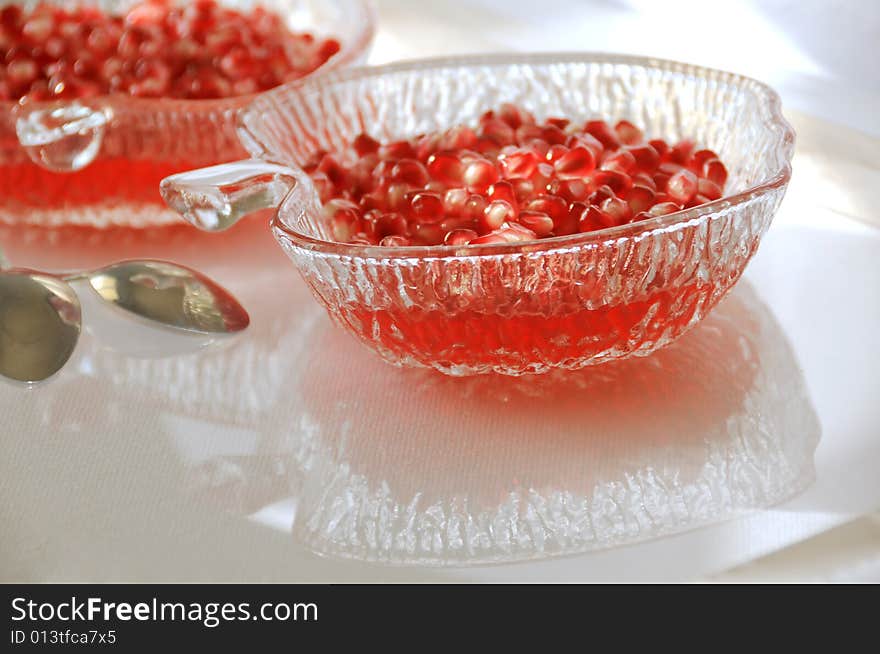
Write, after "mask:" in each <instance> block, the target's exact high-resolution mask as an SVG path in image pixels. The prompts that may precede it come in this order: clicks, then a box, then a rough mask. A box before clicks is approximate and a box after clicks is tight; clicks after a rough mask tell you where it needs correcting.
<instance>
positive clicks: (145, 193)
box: [0, 0, 374, 228]
mask: <svg viewBox="0 0 880 654" xmlns="http://www.w3.org/2000/svg"><path fill="white" fill-rule="evenodd" d="M47 1H48V2H50V3H55V4H59V5H64V6H71V5H73V4H77V3H78V4H84V5H90V6H94V5H98V6H100V7H102V8H103V9H104V10H105V11H108V12H119V11H124V10H125V9H126V8H128V7H129V6H131V5H133V4H136V2H137V0H77V2H71V1H70V0H47ZM220 2H221V3H222V4H225V5H229V6H237V7H249V6H253V5H255V4H262V5H263V6H266V7H268V8H271V9H273V10H275V11H277V12H279V13H280V14H282V15H284V16H286V17H287V19H288V21H289V23H290V25H291V26H292V27H293V29H295V30H300V31H302V30H310V31H314V32H317V33H319V34H325V35H333V36H336V37H337V38H339V40H340V43H341V44H342V49H341V50H340V52H339V53H337V54H336V55H335V56H333V57H332V58H331V59H330V60H329V61H328V62H327V63H326V64H325V65H324V66H322V67H321V70H322V71H323V70H327V69H332V68H337V67H340V66H345V65H349V64H352V63H355V62H360V61H363V59H364V58H365V57H366V53H367V49H368V47H369V45H370V42H371V41H372V37H373V31H374V22H373V14H372V11H371V9H370V6H369V5H368V3H367V2H365V0H261V1H260V2H259V3H257V2H254V1H253V0H220ZM8 4H21V5H25V6H32V5H35V4H37V1H36V0H27V1H25V2H21V1H10V0H0V6H3V5H8ZM252 98H253V96H242V97H236V98H228V99H221V100H172V99H158V100H152V99H137V98H128V97H104V98H97V99H92V100H90V101H88V102H87V103H72V102H70V101H68V102H65V103H60V104H58V103H34V104H32V105H28V109H27V110H26V111H25V110H23V109H22V108H20V107H18V105H17V103H14V102H0V222H3V223H8V224H25V223H26V224H34V225H46V226H58V225H85V226H92V227H102V228H103V227H111V226H126V227H150V226H157V225H165V224H174V223H178V222H180V218H179V217H178V216H177V215H176V214H175V213H174V212H172V211H169V210H168V209H167V208H166V207H165V205H164V204H163V203H162V199H161V197H160V195H159V190H158V189H159V182H160V181H161V180H162V178H163V177H165V176H167V175H169V174H172V173H174V172H179V171H181V170H187V169H189V168H192V167H194V166H206V165H210V164H212V163H220V162H223V161H230V160H233V159H239V158H241V157H242V156H244V155H245V152H244V150H243V149H242V147H241V145H240V144H239V141H238V139H237V138H236V136H235V130H234V122H235V121H234V116H235V112H236V111H237V110H238V109H240V108H241V107H242V106H244V105H246V104H247V103H248V102H249V101H250V100H251V99H252ZM58 109H60V111H61V112H62V113H61V115H62V116H63V117H64V120H68V121H73V120H75V119H77V120H81V121H82V120H84V118H85V119H86V123H84V124H83V125H82V126H83V129H79V128H76V129H75V130H73V131H72V132H71V134H69V135H67V136H66V138H58V137H57V135H56V136H53V137H51V138H53V139H55V140H52V141H51V142H48V143H42V142H43V141H46V140H47V139H48V138H49V136H48V135H47V134H46V133H45V131H44V130H40V129H35V128H34V127H33V125H34V124H40V123H41V122H42V119H41V118H40V116H41V115H43V114H44V113H45V112H47V111H52V110H58ZM29 118H30V119H31V123H30V126H29V123H28V119H29ZM32 143H38V144H37V145H33V144H32Z"/></svg>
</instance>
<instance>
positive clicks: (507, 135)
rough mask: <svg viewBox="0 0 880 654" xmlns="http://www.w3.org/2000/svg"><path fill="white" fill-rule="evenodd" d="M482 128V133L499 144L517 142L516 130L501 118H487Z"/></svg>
mask: <svg viewBox="0 0 880 654" xmlns="http://www.w3.org/2000/svg"><path fill="white" fill-rule="evenodd" d="M481 128H482V129H481V130H480V133H481V135H482V136H483V137H485V138H487V139H489V140H490V141H492V142H494V143H495V144H497V145H500V146H505V145H511V144H513V143H515V142H516V130H515V129H514V128H513V127H511V126H510V125H509V124H507V123H506V122H504V121H503V120H501V119H498V118H492V119H491V120H487V121H486V122H485V123H483V124H482V125H481Z"/></svg>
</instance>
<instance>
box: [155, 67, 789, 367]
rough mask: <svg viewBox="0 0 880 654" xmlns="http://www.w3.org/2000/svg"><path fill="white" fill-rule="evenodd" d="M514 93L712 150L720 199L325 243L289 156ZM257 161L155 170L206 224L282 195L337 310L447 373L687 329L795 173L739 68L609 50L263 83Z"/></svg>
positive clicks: (302, 247) (474, 111) (306, 263)
mask: <svg viewBox="0 0 880 654" xmlns="http://www.w3.org/2000/svg"><path fill="white" fill-rule="evenodd" d="M504 102H512V103H515V104H518V105H521V106H523V107H524V108H526V109H527V110H529V111H531V112H533V113H534V114H535V116H536V117H537V118H538V119H542V118H545V117H548V116H563V117H566V118H570V119H572V120H575V121H577V120H586V119H588V118H593V117H600V118H606V119H611V120H618V119H626V120H630V121H632V122H633V123H635V124H636V125H638V126H639V127H641V128H643V129H644V131H645V133H646V134H648V135H650V137H652V138H664V139H667V140H677V139H681V138H685V137H687V138H692V139H694V140H695V141H696V142H697V143H698V144H699V145H702V146H704V147H709V148H712V149H713V150H715V151H716V152H718V154H719V156H720V157H721V158H722V160H723V161H724V162H725V163H726V164H727V167H728V170H729V172H730V177H729V181H728V188H727V195H726V196H725V197H724V198H722V199H720V200H716V201H714V202H710V203H707V204H704V205H701V206H698V207H694V208H692V209H688V210H684V211H680V212H677V213H674V214H670V215H666V216H661V217H658V218H655V219H652V220H647V221H642V222H639V223H634V224H628V225H624V226H620V227H614V228H609V229H604V230H601V231H596V232H591V233H585V234H575V235H572V236H563V237H557V238H550V239H544V240H541V241H536V242H530V243H513V244H497V245H481V246H473V245H468V246H431V247H378V246H365V245H354V244H345V243H338V242H334V241H333V240H332V239H331V238H330V235H329V233H328V226H327V224H326V222H325V220H324V219H323V218H322V213H321V206H320V201H319V198H318V195H317V193H316V191H315V188H314V186H313V185H312V183H311V180H310V179H309V177H308V176H307V175H306V174H305V173H304V172H303V171H302V170H300V169H299V168H298V167H297V165H296V164H297V163H298V162H303V161H306V160H308V159H309V157H310V156H311V155H312V154H313V153H314V152H316V151H318V150H326V151H330V152H333V151H336V150H340V149H342V148H343V147H345V145H346V144H347V143H348V142H350V141H351V139H353V138H354V137H355V136H356V135H357V134H358V133H360V132H363V131H366V132H368V133H369V134H371V135H372V136H373V137H374V138H378V139H382V140H385V139H388V140H390V139H398V138H402V137H408V136H412V135H415V134H419V133H425V132H432V131H435V130H438V129H444V128H447V127H449V126H451V125H454V124H458V123H462V122H464V123H474V122H475V121H476V120H477V118H478V117H479V115H480V114H481V113H482V112H483V111H485V110H486V109H490V108H494V107H497V106H498V105H500V104H501V103H504ZM239 137H240V138H241V140H242V142H243V144H244V145H245V147H246V148H247V149H248V151H249V152H250V153H251V154H252V155H253V156H254V157H255V159H253V160H250V161H242V162H238V163H236V164H230V165H226V166H219V167H214V168H208V169H203V170H200V171H193V172H191V173H184V174H182V175H176V176H173V177H171V178H169V179H166V180H165V181H163V196H164V197H165V199H166V202H168V203H169V205H170V206H172V207H173V208H174V209H176V210H177V211H178V212H180V213H181V214H182V215H184V216H185V217H186V218H187V219H188V220H190V222H192V223H194V224H196V225H197V226H199V227H201V228H203V229H213V230H216V229H223V228H225V227H228V226H229V225H230V224H232V223H233V222H235V221H236V220H237V219H238V218H239V217H240V216H241V215H243V214H245V213H248V212H250V211H253V210H255V209H259V208H262V207H266V206H276V205H277V206H278V210H277V212H276V215H275V217H274V219H273V221H272V229H273V232H274V234H275V236H276V238H277V239H278V241H279V242H280V244H281V246H282V247H283V248H284V250H285V251H286V252H287V254H288V255H289V256H290V258H291V259H292V260H293V262H294V263H295V265H296V267H297V268H298V269H299V271H300V273H301V274H302V276H303V278H304V279H305V281H306V282H307V284H308V285H309V287H310V288H311V290H312V291H313V293H314V295H315V297H316V298H317V299H318V301H319V302H321V304H323V305H324V307H325V308H326V309H327V311H328V313H329V314H330V316H331V318H333V319H334V321H335V322H337V323H338V324H340V325H342V326H343V327H344V328H345V329H346V330H348V331H349V332H351V333H352V334H353V335H355V336H356V337H357V338H359V339H360V340H361V341H362V342H363V343H365V344H366V345H368V346H369V347H370V348H372V349H373V350H375V351H376V352H378V353H379V354H380V355H381V356H382V357H383V358H384V359H385V360H387V361H389V362H391V363H394V364H398V365H416V366H428V367H432V368H435V369H437V370H440V371H441V372H444V373H447V374H453V375H468V374H477V373H485V372H493V371H494V372H497V373H502V374H508V375H521V374H526V373H540V372H546V371H548V370H551V369H554V368H568V369H576V368H581V367H583V366H586V365H591V364H596V363H602V362H604V361H609V360H613V359H622V358H627V357H630V356H645V355H648V354H650V353H651V352H653V351H654V350H656V349H657V348H660V347H663V346H664V345H666V344H668V343H671V342H672V341H674V340H675V339H676V338H678V337H679V336H681V335H682V334H683V333H685V332H686V331H687V330H688V329H690V328H691V327H692V326H693V325H695V324H696V323H698V322H699V321H700V320H701V319H702V318H703V317H704V316H705V315H706V314H707V313H708V312H709V311H710V310H711V309H712V307H714V306H715V305H716V304H717V303H718V301H719V300H720V299H721V298H722V297H723V296H724V295H725V294H726V293H727V292H728V291H729V290H730V288H731V287H732V286H733V285H734V284H735V283H736V281H737V280H738V279H739V278H740V276H741V275H742V272H743V270H744V269H745V266H746V264H747V263H748V261H749V260H750V259H751V257H752V255H753V254H754V253H755V251H756V249H757V247H758V244H759V242H760V240H761V237H762V235H763V234H764V232H765V231H766V230H767V228H768V227H769V225H770V222H771V220H772V218H773V215H774V214H775V212H776V209H777V207H778V206H779V203H780V201H781V200H782V197H783V195H784V192H785V189H786V186H787V184H788V180H789V178H790V175H791V168H790V160H791V156H792V151H793V148H794V133H793V131H792V129H791V127H790V126H789V125H788V123H787V122H786V121H785V120H784V119H783V117H782V114H781V112H780V102H779V97H778V96H777V94H776V93H775V92H774V91H772V90H771V89H770V88H768V87H767V86H765V85H763V84H761V83H759V82H757V81H755V80H753V79H749V78H746V77H742V76H739V75H734V74H731V73H726V72H722V71H718V70H713V69H708V68H702V67H698V66H691V65H688V64H682V63H677V62H672V61H662V60H657V59H649V58H641V57H628V56H619V55H606V54H543V55H503V56H494V57H492V56H490V57H485V56H483V57H470V58H456V59H441V60H426V61H421V62H410V63H403V64H396V65H390V66H383V67H378V68H370V69H360V70H350V71H342V72H336V73H332V74H330V75H327V76H321V77H319V78H315V79H313V80H311V81H305V82H301V83H295V84H292V85H287V86H285V87H282V88H279V89H277V90H275V91H271V92H269V93H267V94H265V95H263V96H261V97H259V98H258V99H257V100H255V101H254V102H253V104H251V105H250V106H248V107H247V108H246V109H245V110H243V111H242V113H241V114H240V116H239Z"/></svg>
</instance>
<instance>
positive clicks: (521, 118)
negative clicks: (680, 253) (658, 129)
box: [305, 104, 727, 246]
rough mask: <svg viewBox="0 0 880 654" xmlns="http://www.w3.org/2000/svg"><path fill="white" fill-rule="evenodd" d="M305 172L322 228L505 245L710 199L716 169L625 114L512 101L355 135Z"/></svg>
mask: <svg viewBox="0 0 880 654" xmlns="http://www.w3.org/2000/svg"><path fill="white" fill-rule="evenodd" d="M305 170H306V172H307V173H309V174H310V176H311V177H312V180H313V181H314V183H315V186H316V188H317V189H318V193H319V194H320V196H321V201H322V202H323V205H324V213H325V216H326V218H327V220H328V221H330V222H329V225H330V231H331V233H332V235H333V238H334V239H336V240H337V241H340V242H346V243H358V244H364V245H367V244H372V245H376V244H378V245H389V246H404V245H439V244H447V245H465V244H472V245H478V244H485V243H511V242H517V241H529V240H534V239H541V238H548V237H552V236H565V235H569V234H575V233H578V232H590V231H594V230H598V229H604V228H606V227H612V226H615V225H623V224H626V223H631V222H636V221H640V220H645V219H648V218H654V217H656V216H662V215H665V214H669V213H673V212H675V211H679V210H681V209H684V208H689V207H694V206H697V205H700V204H703V203H705V202H709V201H712V200H717V199H719V198H720V197H721V196H722V193H723V191H724V183H725V182H726V181H727V170H726V169H725V167H724V164H722V163H721V161H720V160H719V158H718V156H717V155H716V154H715V153H714V152H712V151H711V150H696V148H695V147H694V144H693V142H691V141H687V140H686V141H681V142H679V143H675V144H668V143H666V142H665V141H663V140H661V139H653V140H650V141H646V140H645V138H644V136H643V135H642V132H641V130H640V129H639V128H637V127H636V126H635V125H633V124H632V123H630V122H627V121H624V120H622V121H620V122H618V123H617V124H616V125H614V127H611V126H610V125H608V124H607V123H606V122H604V121H601V120H590V121H587V122H586V123H585V124H584V125H577V124H574V123H572V122H570V121H569V120H566V119H564V118H548V119H547V120H545V121H544V122H543V123H538V122H537V121H536V120H535V118H534V116H532V115H531V114H530V113H529V112H527V111H524V110H523V109H521V108H518V107H516V106H514V105H510V104H505V105H503V106H502V107H501V108H500V109H499V110H498V111H487V112H486V113H484V114H483V115H482V117H481V118H480V121H479V125H478V127H477V128H476V129H472V128H470V127H467V126H464V125H458V126H455V127H452V128H451V129H448V130H446V131H445V132H439V133H434V134H425V135H421V136H417V137H414V138H412V139H409V140H403V141H395V142H392V143H379V142H378V141H377V140H375V139H373V138H371V137H370V136H368V135H366V134H361V135H359V136H358V137H357V138H355V139H354V141H353V142H352V143H351V145H350V147H349V148H348V149H347V150H346V151H344V152H340V153H336V154H328V153H326V152H319V153H317V154H316V155H315V156H314V157H313V158H312V159H311V160H310V161H309V162H308V163H307V164H306V165H305Z"/></svg>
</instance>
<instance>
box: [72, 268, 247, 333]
mask: <svg viewBox="0 0 880 654" xmlns="http://www.w3.org/2000/svg"><path fill="white" fill-rule="evenodd" d="M82 276H84V277H86V278H87V279H88V282H89V285H90V286H91V287H92V289H93V290H94V291H95V292H96V293H97V294H98V296H99V297H101V299H103V300H104V301H106V302H109V303H110V304H113V305H115V306H117V307H119V308H121V309H124V310H125V311H128V312H129V313H133V314H135V315H137V316H140V317H141V318H146V319H148V320H152V321H154V322H159V323H161V324H163V325H167V326H169V327H174V328H176V329H183V330H186V331H191V332H198V333H209V334H230V333H234V332H239V331H241V330H243V329H244V328H245V327H247V326H248V324H249V323H250V318H249V317H248V314H247V311H245V309H244V308H243V307H242V306H241V304H239V303H238V301H237V300H236V299H235V298H234V297H233V296H232V295H231V294H230V293H229V291H227V290H226V289H225V288H223V287H222V286H220V285H219V284H217V283H216V282H214V281H213V280H211V279H209V278H208V277H206V276H205V275H203V274H201V273H200V272H198V271H195V270H192V269H190V268H187V267H185V266H181V265H178V264H174V263H169V262H167V261H150V260H143V261H122V262H119V263H114V264H111V265H109V266H106V267H104V268H101V269H100V270H97V271H94V272H92V273H87V274H84V275H82ZM72 278H74V277H73V276H70V277H68V279H72Z"/></svg>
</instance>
